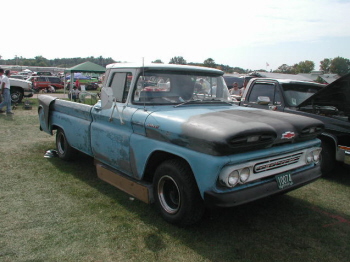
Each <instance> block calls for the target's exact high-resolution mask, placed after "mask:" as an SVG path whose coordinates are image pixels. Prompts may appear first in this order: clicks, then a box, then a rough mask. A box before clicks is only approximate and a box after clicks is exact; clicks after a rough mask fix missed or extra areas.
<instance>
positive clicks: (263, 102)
mask: <svg viewBox="0 0 350 262" xmlns="http://www.w3.org/2000/svg"><path fill="white" fill-rule="evenodd" d="M256 102H257V104H258V105H268V104H270V102H271V100H270V98H269V97H268V96H258V99H257V101H256Z"/></svg>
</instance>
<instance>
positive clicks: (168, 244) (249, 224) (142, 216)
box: [0, 99, 350, 262]
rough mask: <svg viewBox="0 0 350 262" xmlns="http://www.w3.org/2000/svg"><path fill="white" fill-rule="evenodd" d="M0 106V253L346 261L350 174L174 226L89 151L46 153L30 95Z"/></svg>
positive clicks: (1, 257)
mask: <svg viewBox="0 0 350 262" xmlns="http://www.w3.org/2000/svg"><path fill="white" fill-rule="evenodd" d="M31 101H32V103H33V109H32V110H23V109H22V107H21V105H18V107H17V109H16V110H14V113H15V115H14V116H13V117H7V116H6V115H0V141H1V142H0V145H1V146H0V156H1V159H0V178H1V183H0V214H1V217H0V261H191V262H192V261H223V262H226V261H227V262H228V261H269V262H270V261H293V262H294V261H315V262H316V261H317V262H319V261H327V262H328V261H335V262H337V261H339V262H349V261H350V249H349V247H350V237H349V236H350V204H349V203H350V176H349V175H347V174H346V172H345V171H344V170H343V169H341V168H339V169H337V171H336V172H334V174H333V176H331V177H330V178H327V179H325V178H321V179H319V180H318V181H316V182H315V183H312V184H310V185H308V186H305V187H303V188H300V189H298V190H295V191H293V192H290V193H288V194H286V195H283V196H278V197H273V198H268V199H264V200H261V201H257V202H255V203H251V204H248V205H244V206H241V207H236V208H230V209H219V210H210V211H208V212H207V213H206V215H205V217H204V219H203V220H202V221H201V222H200V223H199V224H197V225H195V226H193V227H189V228H178V227H175V226H173V225H170V224H168V223H166V222H164V221H163V220H162V219H161V218H160V216H158V214H157V213H156V212H155V210H154V208H153V207H152V206H150V205H146V204H144V203H142V202H140V201H138V200H132V199H130V198H129V196H128V195H127V194H125V193H123V192H121V191H119V190H117V189H116V188H114V187H112V186H110V185H108V184H107V183H105V182H103V181H101V180H99V179H98V178H97V177H96V172H95V169H94V165H93V160H92V159H91V158H90V157H87V156H84V155H81V156H80V157H78V159H77V160H76V161H74V162H63V161H61V160H60V159H58V158H49V159H48V158H44V154H45V151H46V150H48V149H54V148H55V142H54V140H55V138H54V137H53V136H50V135H48V134H46V133H43V132H40V131H39V125H38V118H37V113H36V112H37V110H36V106H37V101H36V99H31Z"/></svg>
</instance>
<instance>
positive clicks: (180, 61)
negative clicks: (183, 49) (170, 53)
mask: <svg viewBox="0 0 350 262" xmlns="http://www.w3.org/2000/svg"><path fill="white" fill-rule="evenodd" d="M169 64H178V65H186V64H187V62H186V60H185V59H184V58H183V57H182V56H174V57H173V58H171V59H170V62H169Z"/></svg>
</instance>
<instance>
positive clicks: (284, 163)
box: [254, 153, 302, 173]
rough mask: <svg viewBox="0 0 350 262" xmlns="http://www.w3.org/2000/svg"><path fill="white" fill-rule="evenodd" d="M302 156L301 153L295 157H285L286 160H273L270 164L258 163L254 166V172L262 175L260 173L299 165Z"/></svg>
mask: <svg viewBox="0 0 350 262" xmlns="http://www.w3.org/2000/svg"><path fill="white" fill-rule="evenodd" d="M301 155H302V154H301V153H300V154H295V155H292V156H288V157H284V158H278V159H273V160H270V161H268V162H262V163H258V164H256V165H255V166H254V172H255V173H260V172H264V171H267V170H271V169H276V168H279V167H283V166H287V165H291V164H294V163H297V162H298V161H299V159H300V157H301Z"/></svg>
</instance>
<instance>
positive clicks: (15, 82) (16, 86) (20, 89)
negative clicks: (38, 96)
mask: <svg viewBox="0 0 350 262" xmlns="http://www.w3.org/2000/svg"><path fill="white" fill-rule="evenodd" d="M10 94H11V101H12V103H19V102H21V101H22V99H23V97H32V96H33V90H32V83H31V82H30V81H26V80H22V79H17V78H12V75H11V76H10Z"/></svg>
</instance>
